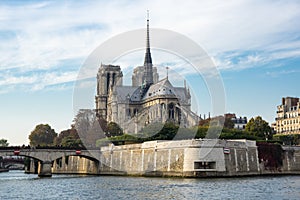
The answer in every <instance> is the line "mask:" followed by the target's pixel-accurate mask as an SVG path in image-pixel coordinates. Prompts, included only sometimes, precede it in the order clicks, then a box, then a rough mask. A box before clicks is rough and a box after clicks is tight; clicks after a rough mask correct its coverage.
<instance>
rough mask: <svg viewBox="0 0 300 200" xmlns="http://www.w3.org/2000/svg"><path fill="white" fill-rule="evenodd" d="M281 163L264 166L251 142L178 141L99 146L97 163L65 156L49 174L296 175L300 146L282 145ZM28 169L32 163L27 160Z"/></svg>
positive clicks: (299, 163) (299, 160)
mask: <svg viewBox="0 0 300 200" xmlns="http://www.w3.org/2000/svg"><path fill="white" fill-rule="evenodd" d="M282 149H283V153H282V165H281V166H279V167H277V168H269V167H266V163H268V160H259V155H258V147H257V145H256V142H255V141H249V140H205V139H203V140H201V139H193V140H178V141H149V142H144V143H141V144H128V145H120V146H115V145H112V144H110V145H109V146H105V147H102V148H101V156H100V158H99V160H100V162H95V161H93V160H89V159H88V158H85V157H81V156H67V157H62V158H60V159H57V160H55V161H54V162H53V167H52V173H58V174H59V173H61V174H95V175H132V176H176V177H234V176H253V175H269V174H300V147H295V146H294V147H286V146H283V147H282ZM31 166H32V167H30V168H31V172H33V171H34V162H31Z"/></svg>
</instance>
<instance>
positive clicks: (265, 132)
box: [245, 116, 272, 139]
mask: <svg viewBox="0 0 300 200" xmlns="http://www.w3.org/2000/svg"><path fill="white" fill-rule="evenodd" d="M245 131H247V132H249V133H250V134H252V135H254V136H257V137H260V138H264V139H272V129H271V127H270V126H269V124H268V122H266V121H265V120H263V119H262V117H261V116H257V117H255V118H251V119H250V120H249V122H248V123H247V124H246V127H245Z"/></svg>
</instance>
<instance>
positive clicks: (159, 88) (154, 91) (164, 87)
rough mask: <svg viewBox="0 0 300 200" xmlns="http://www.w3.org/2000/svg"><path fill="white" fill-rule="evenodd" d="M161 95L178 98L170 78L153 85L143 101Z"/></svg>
mask: <svg viewBox="0 0 300 200" xmlns="http://www.w3.org/2000/svg"><path fill="white" fill-rule="evenodd" d="M160 95H168V96H170V95H172V96H176V93H175V89H174V87H173V86H172V84H171V83H170V81H169V80H168V78H165V79H162V80H161V81H159V82H157V83H155V84H153V85H151V86H150V87H149V89H148V91H147V92H146V94H145V95H144V98H143V100H145V99H147V98H151V97H154V96H160Z"/></svg>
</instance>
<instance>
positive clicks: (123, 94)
mask: <svg viewBox="0 0 300 200" xmlns="http://www.w3.org/2000/svg"><path fill="white" fill-rule="evenodd" d="M137 88H138V87H132V86H117V87H116V88H115V91H116V93H117V98H118V102H121V101H125V100H127V98H128V97H131V96H132V95H133V93H134V92H135V91H136V89H137Z"/></svg>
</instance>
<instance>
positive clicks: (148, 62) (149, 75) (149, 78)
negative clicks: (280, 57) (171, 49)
mask: <svg viewBox="0 0 300 200" xmlns="http://www.w3.org/2000/svg"><path fill="white" fill-rule="evenodd" d="M144 67H145V70H144V78H143V79H144V80H143V81H144V82H145V83H146V84H147V85H151V84H152V83H153V72H152V58H151V52H150V36H149V10H147V38H146V53H145V60H144Z"/></svg>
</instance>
